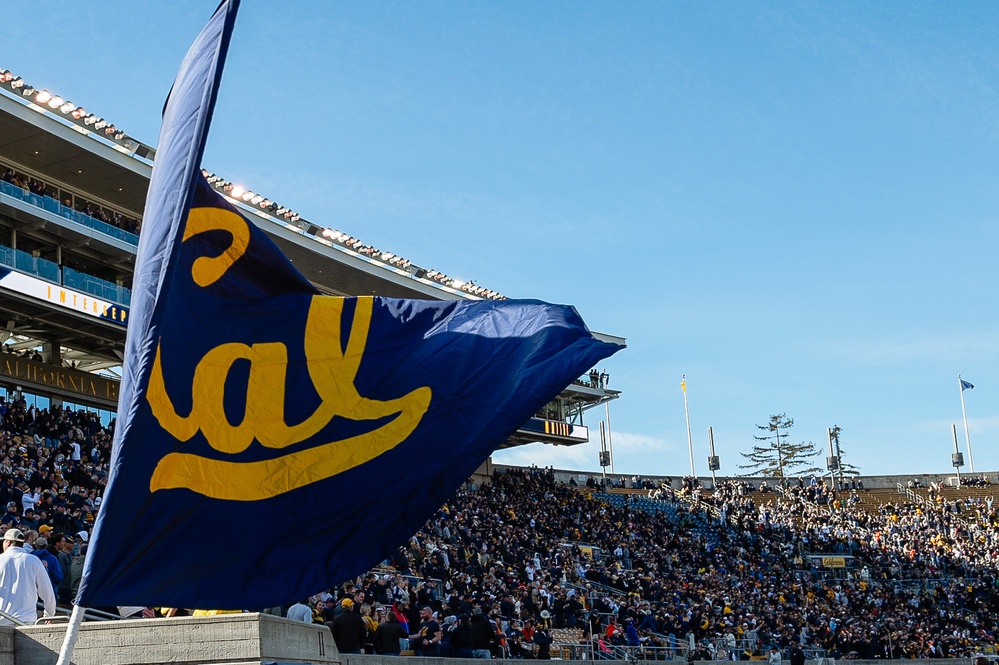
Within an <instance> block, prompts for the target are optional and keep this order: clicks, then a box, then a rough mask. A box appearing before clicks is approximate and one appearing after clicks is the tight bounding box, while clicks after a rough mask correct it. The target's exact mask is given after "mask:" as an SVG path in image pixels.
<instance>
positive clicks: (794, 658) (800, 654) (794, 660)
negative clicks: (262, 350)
mask: <svg viewBox="0 0 999 665" xmlns="http://www.w3.org/2000/svg"><path fill="white" fill-rule="evenodd" d="M791 665H805V652H804V651H802V650H801V647H800V646H799V645H797V644H795V645H794V646H793V647H791Z"/></svg>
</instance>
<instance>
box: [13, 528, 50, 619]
mask: <svg viewBox="0 0 999 665" xmlns="http://www.w3.org/2000/svg"><path fill="white" fill-rule="evenodd" d="M23 545H24V534H23V533H21V530H20V529H8V530H7V532H6V533H5V534H4V536H3V554H0V610H3V611H4V612H5V613H7V614H9V615H11V616H13V617H14V618H15V619H18V620H19V621H23V622H24V623H27V624H33V623H35V620H36V619H37V618H38V609H37V607H38V599H39V598H41V599H42V603H43V604H44V606H45V614H44V616H47V617H50V616H54V615H55V609H56V600H55V592H54V591H53V589H52V582H50V581H49V576H48V573H46V572H45V565H44V564H43V563H42V561H41V559H39V558H38V557H36V556H31V554H29V553H28V552H27V551H26V550H25V549H24V547H22V546H23ZM11 623H12V622H11V621H10V620H8V619H7V618H5V617H0V625H8V626H9V625H11Z"/></svg>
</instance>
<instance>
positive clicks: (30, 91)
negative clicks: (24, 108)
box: [21, 85, 35, 97]
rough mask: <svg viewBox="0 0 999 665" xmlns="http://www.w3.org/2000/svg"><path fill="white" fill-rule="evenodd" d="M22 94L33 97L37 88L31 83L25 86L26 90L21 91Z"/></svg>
mask: <svg viewBox="0 0 999 665" xmlns="http://www.w3.org/2000/svg"><path fill="white" fill-rule="evenodd" d="M21 94H22V95H24V96H25V97H31V96H32V95H33V94H35V89H34V88H32V87H31V86H30V85H29V86H27V87H25V88H24V90H22V91H21Z"/></svg>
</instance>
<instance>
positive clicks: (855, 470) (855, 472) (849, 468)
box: [829, 425, 860, 480]
mask: <svg viewBox="0 0 999 665" xmlns="http://www.w3.org/2000/svg"><path fill="white" fill-rule="evenodd" d="M842 431H843V428H842V427H840V426H839V425H833V426H832V429H830V430H829V436H830V437H831V438H832V441H833V451H834V452H835V454H836V455H838V456H839V469H840V470H839V472H838V473H837V474H836V475H838V476H839V478H840V480H842V479H843V476H859V475H860V467H859V466H854V465H853V464H846V463H845V462H843V449H842V448H841V447H840V445H839V435H840V433H841V432H842Z"/></svg>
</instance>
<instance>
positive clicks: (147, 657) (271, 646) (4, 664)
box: [0, 614, 973, 665]
mask: <svg viewBox="0 0 999 665" xmlns="http://www.w3.org/2000/svg"><path fill="white" fill-rule="evenodd" d="M65 633H66V624H65V623H63V624H55V625H51V626H23V627H18V628H13V627H0V665H54V664H55V662H56V659H57V657H58V654H59V648H60V647H61V645H62V640H63V636H64V635H65ZM406 660H409V661H410V662H412V663H413V664H414V665H417V664H418V665H472V663H474V662H475V661H472V660H460V659H452V658H419V659H417V658H415V657H404V658H403V659H400V658H399V657H397V656H364V655H354V654H339V653H338V652H337V650H336V646H335V645H334V644H333V639H332V636H331V635H330V632H329V629H328V628H326V627H325V626H319V625H309V624H304V623H298V622H296V621H290V620H288V619H281V618H279V617H272V616H269V615H264V614H226V615H221V616H216V617H196V618H195V617H179V618H173V619H137V620H133V621H109V622H90V623H84V624H83V626H82V627H81V629H80V637H79V640H78V641H77V644H76V648H75V650H74V652H73V663H75V664H76V665H166V664H168V663H169V664H170V665H251V664H252V665H261V664H263V663H268V664H270V663H280V664H282V665H283V664H285V663H289V664H290V663H312V664H313V665H325V664H333V663H342V665H400V662H404V661H406ZM571 662H572V663H573V664H574V665H606V663H607V661H588V660H579V661H571ZM653 662H655V661H649V663H650V664H651V663H653ZM663 662H664V665H665V661H663ZM755 662H756V663H762V664H763V665H765V663H766V661H755ZM832 662H833V661H830V660H828V659H823V660H821V661H808V665H831V664H832ZM846 662H848V663H850V665H891V664H892V663H894V664H895V665H916V663H920V662H925V661H903V660H895V661H885V660H870V661H865V660H854V661H846ZM945 662H946V663H948V665H973V661H972V659H970V658H954V659H950V660H947V661H945ZM683 663H685V661H683V660H675V661H670V665H680V664H683ZM523 664H524V661H522V660H521V661H508V660H504V661H491V665H523ZM697 665H711V663H710V662H708V661H701V662H699V663H697ZM716 665H732V663H731V661H717V663H716ZM783 665H788V661H784V663H783Z"/></svg>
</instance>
